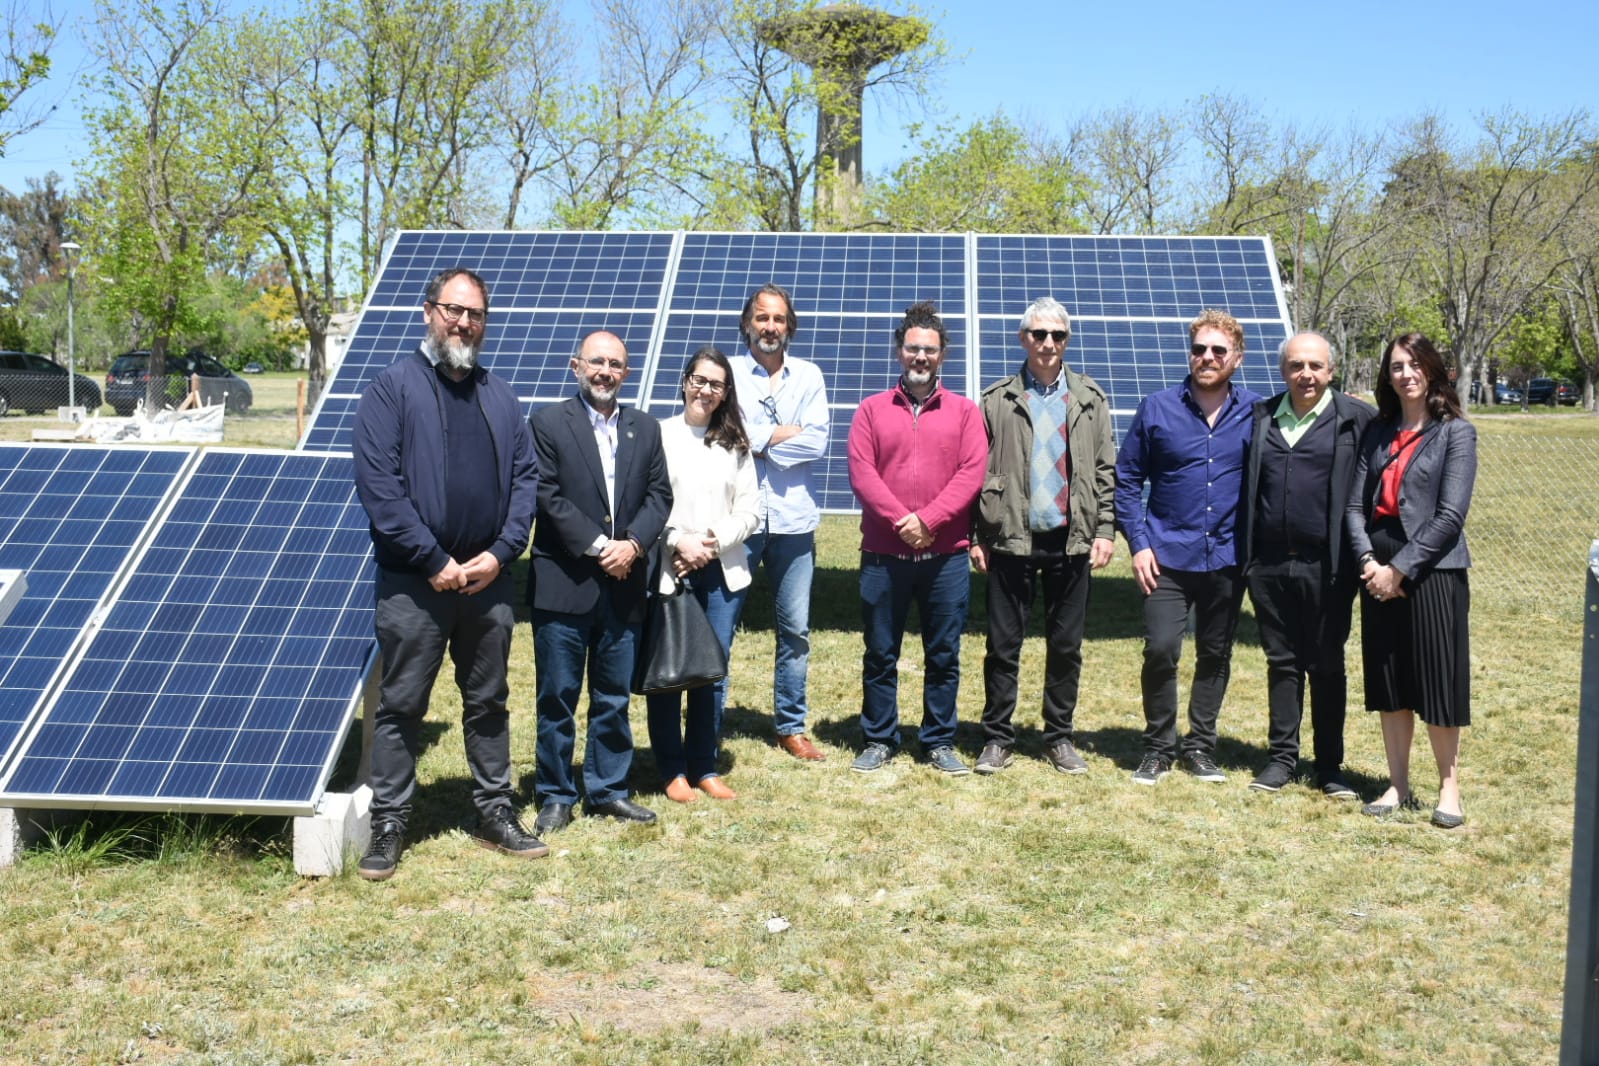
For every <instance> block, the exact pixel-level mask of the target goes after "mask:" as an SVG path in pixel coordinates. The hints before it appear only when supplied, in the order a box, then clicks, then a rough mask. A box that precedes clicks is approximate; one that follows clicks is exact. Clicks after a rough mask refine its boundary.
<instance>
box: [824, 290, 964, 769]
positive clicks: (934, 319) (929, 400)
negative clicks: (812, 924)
mask: <svg viewBox="0 0 1599 1066" xmlns="http://www.w3.org/2000/svg"><path fill="white" fill-rule="evenodd" d="M948 343H949V334H948V333H947V331H946V330H945V329H944V323H943V321H942V320H941V319H940V318H939V317H938V309H937V308H936V307H934V306H933V305H932V304H931V303H927V302H923V303H918V304H914V305H912V306H911V307H909V308H907V309H906V311H905V317H904V319H903V320H902V321H901V322H900V324H899V327H898V328H897V329H895V330H894V351H895V353H896V354H897V356H898V358H899V364H900V367H901V368H902V370H903V373H902V374H901V375H900V379H899V383H898V384H897V385H895V386H894V387H893V388H892V389H889V390H888V391H887V392H880V393H877V394H876V395H874V396H869V397H867V399H866V401H865V402H864V403H862V404H861V406H860V407H859V408H858V409H857V410H856V412H855V419H854V421H853V422H852V423H851V424H850V430H849V481H850V487H851V488H853V489H854V490H855V497H856V499H858V500H859V501H860V504H861V622H862V631H863V633H864V636H865V638H866V652H865V654H864V655H863V656H862V657H861V675H862V676H861V732H862V734H863V735H864V736H865V740H866V746H865V748H864V749H863V750H862V751H861V753H860V755H859V756H858V757H857V758H856V759H855V762H854V763H853V764H852V765H851V767H850V769H852V770H855V771H857V772H858V773H871V772H873V771H874V770H880V769H882V767H883V765H884V764H885V763H886V762H888V760H889V759H891V758H893V757H894V753H895V752H896V751H897V750H898V749H899V699H898V694H899V649H900V644H901V643H902V642H903V640H904V637H905V620H906V616H907V615H908V614H909V613H910V605H911V602H912V601H915V603H916V607H917V613H918V615H919V616H920V618H921V625H922V653H923V656H924V659H925V662H924V663H923V683H922V728H921V735H920V739H921V743H922V750H923V752H924V753H926V755H927V759H928V762H930V763H931V764H932V765H933V767H934V768H935V769H937V770H940V771H942V772H943V773H946V774H966V773H970V772H971V768H970V767H968V766H967V765H966V764H965V763H963V762H962V761H961V759H960V756H959V755H957V754H956V753H955V721H956V714H955V698H956V695H957V693H958V692H959V689H960V650H961V649H960V644H961V630H962V629H964V628H965V625H966V604H967V599H968V595H969V592H970V588H971V583H970V576H969V573H968V569H967V567H968V564H967V557H966V549H967V548H968V547H969V546H970V544H971V539H970V533H971V528H972V504H973V502H974V501H975V500H976V499H977V492H978V489H980V488H981V487H982V484H983V471H984V468H985V467H986V465H987V463H988V435H987V433H986V431H985V430H984V428H983V416H982V413H981V412H980V411H978V409H977V405H976V404H974V403H972V401H971V400H968V399H967V398H966V397H964V396H958V395H956V394H955V393H953V392H950V391H949V390H948V389H946V388H944V387H943V385H942V384H941V383H940V382H939V379H938V371H939V367H941V366H942V365H943V362H944V353H945V350H946V348H947V347H948Z"/></svg>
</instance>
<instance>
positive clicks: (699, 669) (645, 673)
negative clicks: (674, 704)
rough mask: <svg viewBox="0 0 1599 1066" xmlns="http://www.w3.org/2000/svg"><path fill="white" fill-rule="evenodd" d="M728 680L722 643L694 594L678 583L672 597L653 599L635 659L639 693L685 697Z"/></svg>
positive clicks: (642, 694)
mask: <svg viewBox="0 0 1599 1066" xmlns="http://www.w3.org/2000/svg"><path fill="white" fill-rule="evenodd" d="M726 676H727V656H726V655H725V654H723V652H722V642H721V641H719V640H717V639H716V632H715V631H714V630H712V629H711V622H710V619H708V618H706V617H705V608H703V607H701V606H700V601H699V600H698V599H696V598H695V596H694V594H693V593H692V592H690V591H689V590H688V588H687V587H686V586H685V585H684V584H683V582H682V581H681V580H674V585H673V591H672V593H671V595H664V594H660V593H656V594H655V595H652V596H651V597H650V603H649V609H648V612H647V613H646V614H645V617H644V632H643V635H642V636H641V638H640V640H639V649H638V654H637V656H636V657H635V658H634V660H633V686H632V688H633V692H634V693H635V694H636V695H639V696H648V695H651V694H653V693H658V692H683V691H685V690H686V689H691V688H699V687H700V686H701V685H709V684H711V683H712V682H714V681H720V680H721V679H722V678H724V677H726Z"/></svg>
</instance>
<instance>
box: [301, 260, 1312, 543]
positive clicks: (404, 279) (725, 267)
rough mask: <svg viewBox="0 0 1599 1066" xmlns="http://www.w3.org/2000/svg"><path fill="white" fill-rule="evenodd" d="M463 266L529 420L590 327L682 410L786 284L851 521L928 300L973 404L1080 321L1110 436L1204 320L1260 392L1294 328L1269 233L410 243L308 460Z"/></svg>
mask: <svg viewBox="0 0 1599 1066" xmlns="http://www.w3.org/2000/svg"><path fill="white" fill-rule="evenodd" d="M458 265H463V266H467V267H470V268H471V269H473V270H476V271H477V272H478V273H480V274H482V275H483V277H484V279H485V280H486V281H487V282H488V284H489V288H490V294H491V307H492V314H491V316H490V319H489V327H488V331H487V336H486V339H485V343H484V352H483V360H484V363H485V364H486V365H487V366H489V367H490V368H491V369H493V370H494V371H495V372H496V373H499V374H501V375H502V376H504V377H506V378H507V379H509V380H510V381H511V383H512V384H513V386H514V387H515V388H516V390H517V394H518V395H519V396H521V398H522V401H523V403H524V405H525V406H526V407H527V409H528V411H529V412H530V413H531V411H532V410H533V408H535V407H536V406H539V405H541V404H546V403H553V402H556V401H558V400H562V399H565V398H566V397H567V396H569V395H572V393H573V391H574V385H573V382H572V377H571V372H570V370H569V369H568V361H569V360H570V358H571V355H572V353H573V352H574V351H575V350H576V348H577V343H578V341H579V340H580V339H581V337H582V336H583V335H584V334H586V333H588V332H590V331H591V330H595V329H609V330H611V331H613V332H615V333H617V334H618V335H620V336H621V337H622V339H623V341H624V342H626V344H627V346H628V349H629V351H630V353H632V366H633V373H632V375H631V376H630V377H629V379H628V381H627V382H626V384H625V385H624V387H623V391H622V401H623V402H624V403H628V404H633V405H636V406H640V407H642V408H643V409H644V410H646V411H649V412H650V413H652V414H656V415H659V416H662V417H664V416H666V415H669V414H672V413H675V412H676V411H677V410H679V409H680V407H681V402H680V397H679V395H678V380H679V378H680V377H681V373H682V368H683V361H684V359H685V358H686V357H687V356H688V355H689V353H691V352H692V351H693V350H694V349H696V348H698V347H699V346H700V345H702V344H715V345H716V346H717V347H719V348H721V349H722V351H724V352H726V353H728V354H729V355H734V354H738V353H741V352H742V351H743V350H744V349H743V345H742V342H741V341H740V338H739V334H738V315H739V311H740V310H741V309H742V307H743V305H744V301H745V300H746V299H747V298H748V297H749V294H750V293H751V292H753V291H754V290H755V289H756V288H758V287H760V286H761V285H762V284H765V283H766V282H769V281H775V282H777V283H778V284H780V285H783V286H784V287H785V288H787V289H788V290H789V291H790V292H791V293H792V294H793V296H794V301H795V306H796V310H797V312H798V314H799V318H800V328H799V331H798V332H797V334H796V335H795V338H794V341H793V345H792V347H791V351H792V352H793V353H794V354H795V355H799V356H803V357H805V358H807V359H811V360H814V361H815V362H816V363H817V364H818V365H819V366H820V367H821V369H822V373H823V376H824V378H825V379H826V382H827V389H828V402H829V407H830V408H831V411H832V437H831V441H830V444H829V448H828V454H827V456H826V458H825V459H823V460H822V468H821V475H820V478H819V482H820V495H821V501H822V505H823V507H824V508H826V509H828V510H834V511H850V510H854V509H856V505H855V500H854V496H853V494H852V493H851V491H850V488H849V474H848V465H847V460H846V438H847V436H848V432H849V420H850V418H851V417H852V415H853V412H854V411H855V409H856V408H857V407H858V406H859V405H860V402H861V400H862V399H864V398H865V397H866V396H868V395H870V394H871V393H873V392H878V391H881V390H882V389H885V388H888V387H890V386H891V385H892V384H893V383H894V381H895V380H896V378H897V377H898V374H899V367H898V364H897V362H896V361H895V359H894V355H893V352H892V333H893V329H894V326H895V325H896V324H897V323H898V321H899V318H900V315H901V313H902V312H903V310H904V309H905V308H906V307H907V306H908V305H910V304H912V303H914V302H915V301H917V300H924V299H928V300H933V301H934V302H936V303H937V304H938V306H939V309H940V312H941V313H942V314H943V317H944V321H945V324H946V326H947V327H948V329H949V332H950V339H951V346H950V351H949V354H948V355H947V356H946V358H945V363H944V369H943V381H944V384H945V385H946V386H947V387H949V388H951V389H954V390H956V391H958V392H962V393H964V394H966V395H968V396H971V397H973V398H974V399H975V398H976V397H977V395H978V394H979V393H981V391H982V389H983V387H984V386H986V385H989V384H992V383H993V382H995V381H997V380H999V379H1000V378H1002V377H1005V376H1007V375H1009V374H1012V373H1014V372H1015V371H1016V369H1017V367H1019V366H1020V364H1021V360H1022V352H1021V348H1020V346H1019V345H1018V343H1017V340H1016V329H1017V326H1018V325H1019V324H1020V318H1021V313H1022V311H1023V310H1024V309H1025V308H1026V307H1027V305H1028V304H1029V303H1030V302H1032V300H1033V299H1034V298H1036V297H1038V296H1044V295H1051V296H1054V297H1055V298H1056V299H1058V300H1060V301H1061V303H1063V304H1064V305H1065V306H1066V307H1067V309H1068V310H1069V311H1070V312H1071V315H1072V329H1073V332H1072V340H1071V345H1070V349H1069V351H1068V353H1067V361H1068V362H1069V363H1070V364H1071V365H1072V366H1073V367H1074V368H1076V369H1079V370H1082V371H1084V372H1086V373H1088V374H1090V375H1091V376H1093V377H1094V378H1095V379H1096V380H1097V381H1098V382H1099V383H1100V385H1101V386H1103V387H1104V388H1105V390H1106V392H1107V393H1108V394H1109V395H1110V398H1111V405H1112V407H1113V409H1114V411H1115V425H1116V429H1117V432H1118V434H1119V433H1120V432H1121V431H1122V430H1124V429H1125V427H1126V424H1127V422H1128V421H1129V420H1130V418H1131V416H1132V413H1133V411H1134V409H1135V408H1136V407H1137V406H1138V401H1139V400H1140V399H1141V398H1142V397H1143V396H1144V395H1146V394H1147V393H1149V392H1151V391H1154V390H1155V389H1159V388H1163V387H1165V386H1168V385H1172V384H1175V383H1176V382H1178V381H1180V380H1181V379H1182V378H1183V376H1184V375H1185V374H1186V373H1187V372H1188V363H1187V357H1186V351H1187V347H1188V333H1187V323H1188V321H1189V320H1190V319H1191V318H1193V316H1194V315H1195V314H1197V313H1198V312H1199V311H1200V310H1202V309H1204V308H1206V307H1220V308H1224V309H1227V310H1229V311H1231V312H1232V313H1233V314H1234V315H1235V316H1237V317H1238V318H1239V320H1240V321H1241V322H1242V323H1243V325H1244V331H1245V338H1246V349H1247V355H1246V358H1245V362H1244V365H1243V367H1242V368H1241V370H1240V371H1239V375H1238V378H1237V379H1236V380H1238V381H1240V382H1241V383H1242V384H1245V385H1247V386H1249V387H1250V388H1253V389H1255V390H1256V391H1258V392H1268V393H1269V392H1272V391H1275V389H1276V387H1277V384H1278V378H1277V372H1276V365H1275V364H1276V357H1275V350H1276V346H1277V344H1278V342H1279V341H1281V340H1282V338H1283V337H1285V336H1287V334H1288V332H1289V324H1288V314H1287V308H1286V305H1285V304H1284V301H1283V294H1282V289H1281V286H1280V285H1279V283H1278V279H1277V270H1276V264H1275V261H1274V259H1273V255H1272V249H1271V244H1270V242H1269V241H1268V240H1267V239H1265V238H1260V237H1085V236H1036V237H1029V236H995V235H973V234H968V235H924V234H839V233H737V234H730V233H642V234H640V233H635V234H616V233H506V232H477V233H462V232H450V233H430V232H419V231H410V232H406V233H402V234H401V235H400V236H399V238H398V239H397V240H396V242H395V245H394V247H393V249H392V250H391V252H390V254H389V257H388V259H387V260H386V261H385V263H384V267H383V269H382V271H381V272H380V274H379V277H378V279H377V281H376V282H375V283H374V285H373V289H372V294H371V298H370V299H369V301H368V304H367V307H366V308H365V310H364V312H363V314H362V316H361V319H360V321H359V322H358V324H357V327H356V330H355V334H354V336H353V337H352V338H351V342H350V345H349V348H348V354H347V355H346V357H345V361H344V363H343V364H342V365H341V366H340V368H339V370H338V371H337V373H336V374H335V375H334V377H333V379H332V380H331V381H330V382H329V386H328V388H327V390H325V395H324V396H323V398H322V400H321V402H320V404H319V406H318V408H317V411H316V413H315V415H314V417H313V419H312V422H311V426H310V428H309V429H308V431H307V434H306V438H305V440H304V442H303V444H302V446H303V447H306V448H347V447H349V439H350V438H349V434H350V426H351V422H352V420H353V418H354V412H355V404H356V400H357V399H358V397H359V396H360V393H361V390H362V389H363V388H364V387H365V386H366V384H367V382H369V381H370V380H371V379H372V377H373V376H374V375H375V374H377V373H378V372H379V371H380V370H382V369H383V367H385V366H387V365H389V364H390V363H392V362H394V361H395V360H396V359H398V358H400V357H401V356H403V355H405V354H407V353H408V352H410V351H412V350H413V349H414V348H415V347H416V344H417V341H418V340H419V339H420V338H421V336H422V322H421V313H420V306H421V301H422V293H423V291H424V289H425V288H426V286H427V282H428V281H429V279H431V278H432V276H433V275H434V274H435V273H436V272H437V271H439V270H442V269H444V268H447V267H452V266H458Z"/></svg>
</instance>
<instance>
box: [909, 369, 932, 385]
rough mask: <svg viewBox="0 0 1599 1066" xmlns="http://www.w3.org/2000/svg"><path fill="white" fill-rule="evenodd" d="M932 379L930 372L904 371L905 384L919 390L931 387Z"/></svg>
mask: <svg viewBox="0 0 1599 1066" xmlns="http://www.w3.org/2000/svg"><path fill="white" fill-rule="evenodd" d="M933 377H934V375H933V372H932V371H931V370H907V371H905V384H907V385H910V386H913V387H914V388H918V389H920V388H924V387H926V386H928V385H931V384H932V383H933Z"/></svg>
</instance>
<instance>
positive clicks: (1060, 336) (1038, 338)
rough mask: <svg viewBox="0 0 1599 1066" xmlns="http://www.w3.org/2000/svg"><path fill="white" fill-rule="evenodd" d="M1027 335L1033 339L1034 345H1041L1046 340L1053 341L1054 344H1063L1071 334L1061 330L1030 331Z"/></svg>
mask: <svg viewBox="0 0 1599 1066" xmlns="http://www.w3.org/2000/svg"><path fill="white" fill-rule="evenodd" d="M1027 335H1028V336H1029V337H1031V338H1033V343H1034V344H1043V343H1044V342H1045V341H1046V340H1053V341H1054V342H1055V343H1056V344H1065V343H1066V338H1067V337H1070V336H1071V334H1070V333H1067V332H1066V331H1065V330H1063V329H1030V330H1028V331H1027Z"/></svg>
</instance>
